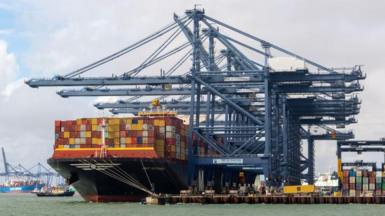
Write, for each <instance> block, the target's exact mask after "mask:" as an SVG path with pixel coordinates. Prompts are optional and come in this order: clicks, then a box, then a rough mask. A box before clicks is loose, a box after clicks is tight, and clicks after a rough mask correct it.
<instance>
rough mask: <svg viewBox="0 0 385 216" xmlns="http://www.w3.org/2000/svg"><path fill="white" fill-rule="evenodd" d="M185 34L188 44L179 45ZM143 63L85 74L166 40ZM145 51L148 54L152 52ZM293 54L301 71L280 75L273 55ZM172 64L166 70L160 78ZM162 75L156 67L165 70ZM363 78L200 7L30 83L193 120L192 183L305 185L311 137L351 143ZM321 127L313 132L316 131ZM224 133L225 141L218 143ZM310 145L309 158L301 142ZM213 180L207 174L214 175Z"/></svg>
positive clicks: (124, 108)
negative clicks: (241, 177) (244, 177)
mask: <svg viewBox="0 0 385 216" xmlns="http://www.w3.org/2000/svg"><path fill="white" fill-rule="evenodd" d="M180 37H182V38H184V41H185V42H183V43H181V41H182V40H181V39H180ZM160 40H161V42H160V43H159V44H160V45H159V46H158V47H157V48H156V49H155V50H154V51H153V52H152V53H151V54H150V55H148V57H146V58H144V61H143V62H141V63H140V64H139V65H138V66H135V67H133V69H130V70H129V71H127V72H124V73H121V74H118V73H117V75H113V76H100V75H99V76H87V75H86V73H87V72H89V71H91V70H92V69H94V68H97V67H99V66H102V65H104V64H106V63H108V62H111V61H112V60H114V59H116V58H119V57H121V56H123V55H127V54H129V53H130V54H131V53H132V52H134V51H135V50H136V49H138V48H140V47H142V46H145V45H147V44H149V43H150V42H151V43H152V42H153V41H160ZM147 50H148V49H147ZM278 57H286V58H288V57H290V58H291V59H296V60H297V61H300V62H302V64H303V65H304V66H303V67H300V68H292V69H289V68H288V69H285V70H279V69H276V68H274V67H273V66H272V65H271V61H272V59H274V58H275V59H277V58H278ZM167 59H172V60H174V61H173V63H172V64H170V63H168V65H167V66H168V67H169V70H161V74H160V75H158V74H155V73H154V69H153V67H154V65H156V64H161V63H162V62H164V61H165V60H167ZM158 70H159V68H158ZM364 78H365V76H364V75H363V73H362V72H361V68H360V67H359V66H354V67H351V68H329V67H325V66H322V65H321V64H318V63H316V62H314V61H311V60H310V59H307V58H305V57H302V56H300V55H297V54H295V53H293V52H291V51H288V50H286V49H284V48H281V47H280V46H277V45H275V44H273V43H270V42H268V41H266V40H263V39H261V38H258V37H256V36H253V35H251V34H248V33H246V32H244V31H241V30H239V29H237V28H235V27H232V26H230V25H227V24H225V23H223V22H221V21H219V20H217V19H214V18H212V17H209V16H207V15H206V14H205V11H204V10H202V9H196V8H195V9H193V10H187V11H186V12H185V14H184V16H182V17H179V16H178V15H176V14H174V17H173V22H172V23H171V24H170V25H167V26H165V27H164V28H162V29H160V30H159V31H156V32H155V33H153V34H151V35H149V36H148V37H146V38H144V39H142V40H139V41H138V42H136V43H134V44H132V45H130V46H128V47H126V48H124V49H122V50H120V51H118V52H116V53H113V54H111V55H109V56H107V57H105V58H103V59H101V60H99V61H96V62H94V63H92V64H89V65H87V66H85V67H82V68H80V69H78V70H75V71H73V72H71V73H68V74H66V75H64V76H55V77H53V78H52V79H30V80H28V81H26V83H27V84H28V85H29V86H31V87H34V88H35V87H55V86H64V87H67V86H75V87H83V88H80V89H79V88H77V89H64V90H61V91H59V92H58V94H59V95H60V96H62V97H75V96H82V97H84V96H128V97H129V98H128V99H127V98H126V99H121V100H119V101H117V102H115V103H98V104H96V105H95V106H96V107H97V108H98V109H109V110H110V111H111V112H112V113H114V114H121V113H137V112H139V111H142V110H143V109H145V108H146V107H148V105H149V104H150V103H151V102H150V101H151V99H153V98H159V99H161V101H162V104H163V105H164V106H166V107H168V108H170V109H175V110H176V111H177V112H178V113H179V114H183V115H188V116H189V120H190V121H189V124H190V125H189V126H190V132H189V135H188V137H189V139H188V141H189V143H188V146H189V167H190V170H189V173H190V174H191V175H190V182H191V183H193V182H194V180H195V179H196V178H197V170H200V169H206V168H207V170H210V168H213V167H217V168H218V167H219V168H222V169H228V168H232V169H243V170H257V172H261V173H263V174H264V175H265V176H266V177H268V179H269V180H270V181H269V182H270V183H272V182H278V183H282V182H285V183H286V184H299V183H300V181H301V179H307V180H308V181H309V182H310V183H311V182H313V178H314V141H315V140H337V139H338V140H346V139H351V138H353V134H352V133H351V132H347V133H344V132H340V131H337V130H335V129H333V128H334V127H335V126H336V127H338V128H343V127H344V126H345V125H347V124H351V123H355V122H356V120H355V118H354V116H355V115H357V114H358V113H359V110H360V101H359V99H358V98H357V96H356V93H357V92H359V91H362V90H363V89H362V87H361V86H360V84H359V80H362V79H364ZM313 126H317V127H320V128H322V129H324V133H323V134H313V133H312V132H311V130H309V128H311V127H313ZM193 136H194V137H199V138H200V139H202V140H204V142H205V145H206V148H211V149H214V150H215V151H216V154H215V156H213V155H197V149H194V146H196V145H194V142H195V140H193V138H192V137H193ZM218 136H222V137H223V138H224V139H223V142H219V141H218V139H216V137H218ZM306 141H307V153H304V152H303V151H302V150H301V149H302V146H301V145H302V144H303V143H304V142H306ZM209 175H210V174H209Z"/></svg>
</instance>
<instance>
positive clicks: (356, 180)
mask: <svg viewBox="0 0 385 216" xmlns="http://www.w3.org/2000/svg"><path fill="white" fill-rule="evenodd" d="M384 170H385V165H383V167H382V171H369V170H368V169H361V168H356V169H349V170H343V178H342V194H343V195H344V196H358V197H359V196H384V195H385V172H384Z"/></svg>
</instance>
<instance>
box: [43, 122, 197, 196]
mask: <svg viewBox="0 0 385 216" xmlns="http://www.w3.org/2000/svg"><path fill="white" fill-rule="evenodd" d="M187 130H188V127H187V126H186V125H184V124H183V121H182V120H181V119H179V118H177V117H175V116H163V117H162V116H159V117H156V116H155V117H154V116H137V117H130V118H84V119H77V120H72V121H56V122H55V136H56V137H55V145H54V153H53V155H52V157H51V158H50V159H48V163H49V164H50V166H52V167H53V168H54V169H55V170H56V171H57V172H59V173H60V174H61V175H62V176H64V177H65V178H66V179H67V181H68V183H69V184H71V185H73V186H74V187H75V188H76V190H77V191H78V192H79V193H80V195H81V196H82V197H83V198H84V199H85V200H87V201H93V202H109V201H139V200H141V199H143V198H144V197H145V196H147V195H148V192H155V193H179V191H180V190H182V189H186V188H187V180H188V173H187V156H188V155H187V153H188V148H187V138H186V135H187ZM199 149H200V148H199Z"/></svg>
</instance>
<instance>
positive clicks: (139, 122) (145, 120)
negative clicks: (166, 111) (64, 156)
mask: <svg viewBox="0 0 385 216" xmlns="http://www.w3.org/2000/svg"><path fill="white" fill-rule="evenodd" d="M187 129H188V128H187V126H186V125H184V124H183V121H182V120H181V119H178V118H176V117H156V118H152V117H132V118H104V119H103V118H84V119H77V120H72V121H55V149H62V150H63V149H75V150H76V149H92V148H95V149H97V148H101V147H102V146H105V148H106V149H107V150H108V149H126V150H128V149H132V148H138V147H153V148H154V149H155V151H156V153H157V154H158V156H159V157H162V158H168V159H177V160H186V158H187V156H186V155H187V140H186V134H187ZM103 132H104V134H103Z"/></svg>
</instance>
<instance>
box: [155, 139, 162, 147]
mask: <svg viewBox="0 0 385 216" xmlns="http://www.w3.org/2000/svg"><path fill="white" fill-rule="evenodd" d="M155 144H156V145H161V146H164V140H162V139H157V140H155Z"/></svg>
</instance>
